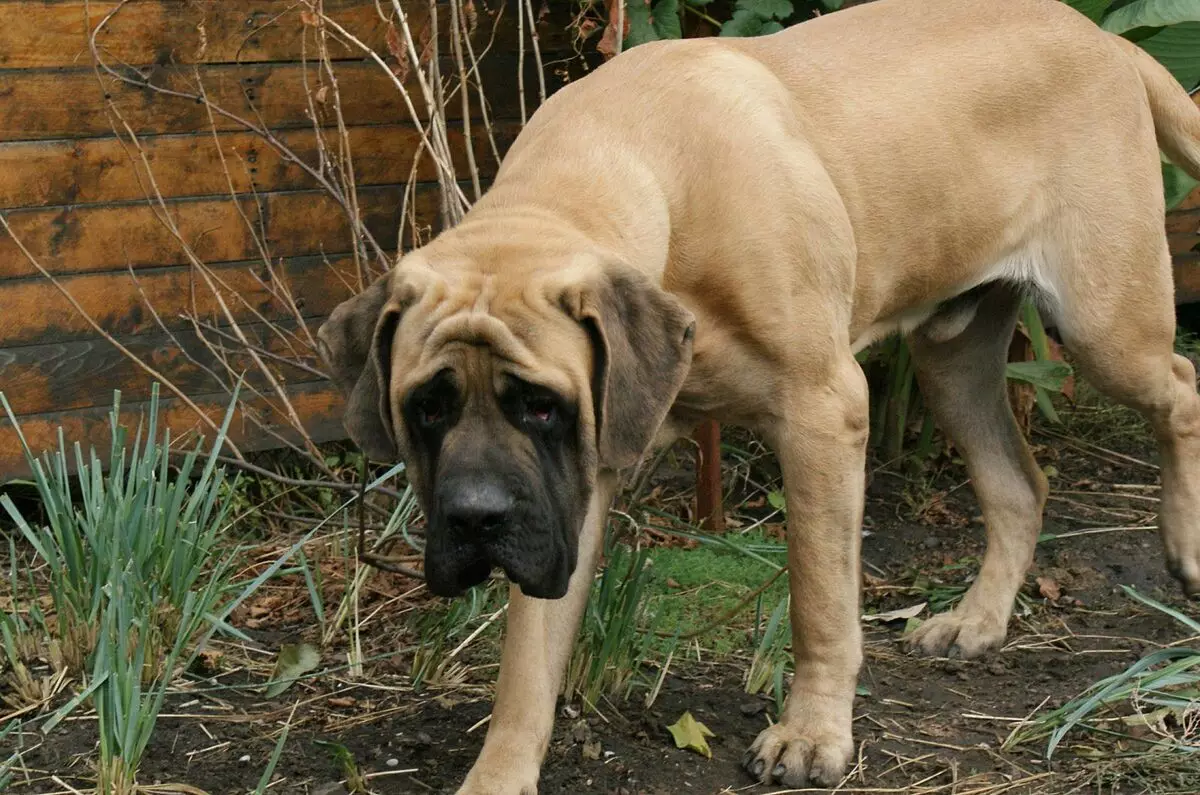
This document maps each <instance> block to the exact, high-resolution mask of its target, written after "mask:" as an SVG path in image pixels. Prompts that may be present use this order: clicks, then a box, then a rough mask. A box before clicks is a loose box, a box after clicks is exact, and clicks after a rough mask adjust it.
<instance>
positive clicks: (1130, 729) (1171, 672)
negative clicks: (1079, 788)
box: [1004, 585, 1200, 760]
mask: <svg viewBox="0 0 1200 795" xmlns="http://www.w3.org/2000/svg"><path fill="white" fill-rule="evenodd" d="M1121 587H1122V588H1123V589H1124V591H1125V593H1126V594H1128V595H1129V596H1130V597H1132V598H1134V599H1136V600H1137V601H1139V602H1141V603H1142V604H1145V605H1147V606H1149V607H1152V608H1154V609H1155V610H1158V611H1160V612H1162V613H1165V614H1166V615H1168V616H1171V617H1172V618H1174V619H1175V620H1176V621H1178V622H1179V623H1181V624H1183V625H1184V626H1185V627H1187V629H1188V630H1189V631H1190V632H1191V634H1192V635H1200V622H1198V621H1196V620H1194V619H1192V618H1190V617H1188V616H1186V615H1184V614H1183V613H1180V612H1179V611H1178V610H1175V609H1174V608H1171V607H1169V606H1167V605H1164V604H1163V603H1161V602H1159V601H1157V600H1155V599H1152V598H1150V597H1149V596H1146V595H1145V594H1142V593H1139V592H1138V591H1137V590H1136V589H1134V588H1130V587H1129V586H1125V585H1123V586H1121ZM1075 730H1082V731H1086V732H1089V733H1091V734H1093V735H1095V736H1098V737H1101V738H1107V739H1109V740H1112V741H1117V742H1135V743H1136V742H1140V743H1144V744H1146V745H1148V746H1149V747H1150V748H1151V749H1152V750H1153V751H1154V752H1155V753H1156V754H1162V753H1176V754H1186V755H1187V757H1188V759H1189V760H1194V759H1195V757H1194V754H1195V753H1196V752H1197V751H1198V750H1200V649H1195V648H1185V647H1178V646H1173V647H1167V648H1163V649H1159V650H1157V651H1154V652H1152V653H1150V654H1148V655H1146V656H1144V657H1142V658H1141V659H1140V660H1138V661H1137V662H1135V663H1134V664H1133V665H1131V666H1129V667H1128V668H1126V669H1125V670H1124V671H1121V672H1120V673H1117V674H1114V675H1112V676H1109V677H1106V678H1104V679H1102V680H1100V681H1099V682H1096V683H1095V684H1094V685H1092V686H1091V687H1089V688H1088V689H1087V690H1085V691H1084V692H1083V693H1081V694H1079V695H1078V696H1076V697H1075V698H1073V699H1071V700H1070V701H1068V702H1067V703H1066V704H1064V705H1062V706H1061V707H1059V708H1058V709H1054V710H1051V711H1049V712H1046V713H1044V714H1041V715H1038V716H1035V717H1034V718H1033V719H1032V720H1030V721H1027V722H1025V723H1023V724H1022V725H1021V726H1019V727H1018V728H1017V729H1015V730H1014V731H1013V732H1012V733H1011V734H1010V735H1009V737H1008V738H1007V739H1006V740H1005V743H1004V747H1005V748H1010V747H1013V746H1015V745H1019V744H1022V743H1028V742H1033V741H1036V740H1041V739H1046V740H1047V743H1046V758H1047V759H1049V758H1051V757H1052V756H1053V755H1054V751H1055V749H1057V748H1058V746H1059V744H1060V743H1061V742H1062V741H1063V739H1064V738H1065V737H1066V736H1067V734H1068V733H1070V732H1072V731H1075ZM1135 731H1136V734H1135Z"/></svg>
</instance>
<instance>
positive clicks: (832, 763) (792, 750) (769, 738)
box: [742, 723, 854, 787]
mask: <svg viewBox="0 0 1200 795" xmlns="http://www.w3.org/2000/svg"><path fill="white" fill-rule="evenodd" d="M853 753H854V744H853V742H852V741H851V739H850V738H849V737H846V738H842V737H840V736H836V735H816V734H810V733H808V732H805V731H804V730H803V729H792V728H791V727H790V726H789V725H788V724H785V723H778V724H776V725H774V726H771V727H769V728H767V729H765V730H763V731H762V732H761V733H760V734H759V735H758V738H757V739H756V740H755V741H754V743H753V744H752V745H751V746H750V750H749V751H747V752H746V755H745V756H744V757H743V759H742V765H743V767H745V768H746V772H748V773H749V774H750V775H751V776H753V777H754V778H756V779H757V780H758V781H759V782H760V783H762V784H768V785H769V784H783V785H784V786H788V787H804V786H808V785H810V784H812V785H816V786H819V787H834V786H837V784H838V782H839V781H841V779H842V776H843V775H844V774H845V772H846V767H847V765H849V763H850V757H851V756H852V755H853Z"/></svg>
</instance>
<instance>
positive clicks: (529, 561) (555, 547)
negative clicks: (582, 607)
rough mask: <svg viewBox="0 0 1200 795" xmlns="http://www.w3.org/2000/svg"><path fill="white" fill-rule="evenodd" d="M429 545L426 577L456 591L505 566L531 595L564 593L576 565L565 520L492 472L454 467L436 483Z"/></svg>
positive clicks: (436, 589)
mask: <svg viewBox="0 0 1200 795" xmlns="http://www.w3.org/2000/svg"><path fill="white" fill-rule="evenodd" d="M434 503H435V505H434V506H433V511H432V512H431V513H430V519H429V529H428V535H427V539H426V547H425V580H426V584H427V585H428V586H429V590H430V591H432V592H433V593H435V594H437V595H438V596H457V595H459V594H461V593H462V592H463V591H465V590H467V589H468V588H470V587H471V586H474V585H478V584H479V583H481V582H483V581H484V580H486V579H487V578H488V575H489V574H490V573H491V571H492V568H493V567H499V568H501V569H502V570H503V571H504V573H505V574H506V575H508V578H509V580H511V581H513V582H515V583H516V584H517V585H519V586H520V588H521V592H522V593H524V594H525V595H526V596H532V597H537V598H541V599H558V598H560V597H561V596H563V595H564V594H566V592H567V585H568V583H569V582H570V579H571V572H572V571H573V570H574V568H575V557H576V550H575V545H574V544H571V543H569V541H568V539H572V538H574V534H573V533H570V532H567V530H566V528H565V527H564V526H563V525H564V522H563V521H562V520H557V521H556V520H555V519H554V518H552V517H551V516H550V513H551V512H550V511H547V510H540V509H539V508H538V507H537V502H536V501H535V500H532V499H531V498H530V497H529V495H526V494H521V493H519V492H518V491H517V490H516V489H514V488H513V487H512V486H511V485H510V484H508V483H506V482H505V481H504V479H503V478H501V477H499V476H497V475H494V474H491V473H471V474H463V475H455V476H453V477H448V478H446V479H444V480H443V481H442V482H441V483H440V484H438V487H437V489H436V492H435V495H434Z"/></svg>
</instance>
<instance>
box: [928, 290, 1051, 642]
mask: <svg viewBox="0 0 1200 795" xmlns="http://www.w3.org/2000/svg"><path fill="white" fill-rule="evenodd" d="M1020 302H1021V294H1020V291H1019V290H1018V288H1016V287H1015V286H1012V285H1009V284H1003V283H998V284H993V285H991V286H990V287H989V288H987V291H986V293H984V294H983V295H982V297H981V298H980V301H979V304H978V307H977V309H976V313H975V316H974V318H972V319H971V322H970V323H969V324H967V326H966V328H965V329H963V330H962V331H961V332H960V333H958V334H957V336H953V337H950V338H949V339H946V338H945V335H944V334H942V333H941V332H940V330H939V327H938V322H937V316H936V315H935V316H934V318H931V321H930V322H929V323H927V324H926V325H925V326H922V327H919V328H918V329H916V330H915V331H914V332H913V333H912V334H910V335H909V339H908V342H909V346H910V348H911V350H912V356H913V361H914V362H915V364H916V368H917V378H918V382H919V384H920V387H921V395H922V397H923V398H924V400H925V403H926V405H928V406H929V407H930V409H931V410H932V411H933V414H934V417H935V419H936V420H937V422H938V424H939V425H940V426H941V428H942V430H943V431H945V432H946V434H947V435H948V436H949V437H950V438H951V439H952V440H953V441H954V443H955V445H956V446H957V447H958V449H959V451H960V452H961V453H962V456H963V459H964V460H965V461H966V464H967V472H968V473H969V475H970V477H971V482H972V485H973V487H974V491H975V495H976V497H977V498H978V500H979V503H980V507H981V508H982V509H983V518H984V522H985V523H986V525H987V551H986V553H985V554H984V557H983V565H982V567H981V569H980V572H979V576H978V577H977V578H976V580H975V582H974V583H972V585H971V587H970V588H969V589H968V590H967V593H966V595H965V596H964V597H963V600H962V602H961V603H960V604H959V605H958V606H957V607H955V608H954V609H953V610H951V611H950V612H948V613H943V614H941V615H937V616H934V617H933V618H931V619H929V620H928V621H926V622H925V623H924V624H922V625H921V626H920V627H919V628H918V629H917V630H916V631H915V632H913V633H912V634H911V635H910V636H909V637H908V639H907V640H908V643H909V645H910V647H912V648H915V649H918V650H920V651H922V652H924V653H926V654H931V655H949V656H961V657H975V656H977V655H980V654H982V653H984V652H986V651H988V650H990V649H993V648H996V647H998V646H999V645H1000V644H1001V643H1002V642H1003V641H1004V636H1005V632H1006V631H1007V627H1008V619H1009V615H1010V614H1011V612H1012V605H1013V600H1014V599H1015V598H1016V595H1017V591H1018V589H1019V588H1020V587H1021V583H1022V582H1023V580H1024V578H1025V572H1026V571H1027V569H1028V568H1029V564H1030V563H1031V562H1032V560H1033V550H1034V546H1035V544H1036V543H1037V536H1038V533H1039V531H1040V528H1041V524H1042V508H1043V505H1044V504H1045V500H1046V489H1047V487H1046V478H1045V476H1044V475H1043V474H1042V472H1041V470H1040V469H1039V468H1038V466H1037V464H1036V463H1035V462H1034V460H1033V456H1032V454H1031V453H1030V451H1029V446H1028V445H1027V444H1026V443H1025V438H1024V436H1023V435H1022V434H1021V431H1020V429H1019V428H1018V427H1017V423H1016V420H1015V419H1014V418H1013V414H1012V408H1011V406H1010V404H1009V401H1008V395H1007V391H1006V388H1005V383H1006V382H1005V367H1006V362H1007V351H1008V347H1009V342H1010V340H1011V339H1012V333H1013V328H1014V327H1015V325H1016V321H1017V312H1018V309H1019V306H1020Z"/></svg>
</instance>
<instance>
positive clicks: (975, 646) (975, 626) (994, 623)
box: [904, 609, 1006, 660]
mask: <svg viewBox="0 0 1200 795" xmlns="http://www.w3.org/2000/svg"><path fill="white" fill-rule="evenodd" d="M1005 629H1006V627H1005V626H1004V624H1003V623H1002V622H1001V621H1000V620H998V619H992V618H991V617H989V616H978V615H973V614H971V613H969V612H965V611H960V610H958V609H956V610H952V611H950V612H949V613H942V614H940V615H936V616H934V617H933V618H931V619H929V620H928V621H926V622H925V623H924V624H922V625H921V626H919V627H917V629H916V630H914V631H913V632H912V634H910V635H908V636H907V637H905V638H904V643H905V645H906V646H907V647H908V648H909V649H910V650H911V651H915V652H917V653H919V654H921V655H924V656H926V657H948V658H950V659H952V660H971V659H974V658H976V657H981V656H983V655H984V654H986V653H988V652H990V651H993V650H994V649H997V648H999V647H1000V646H1001V645H1002V644H1003V643H1004V634H1005Z"/></svg>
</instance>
